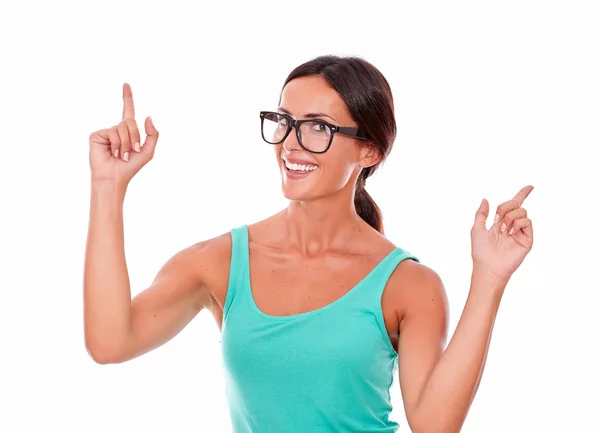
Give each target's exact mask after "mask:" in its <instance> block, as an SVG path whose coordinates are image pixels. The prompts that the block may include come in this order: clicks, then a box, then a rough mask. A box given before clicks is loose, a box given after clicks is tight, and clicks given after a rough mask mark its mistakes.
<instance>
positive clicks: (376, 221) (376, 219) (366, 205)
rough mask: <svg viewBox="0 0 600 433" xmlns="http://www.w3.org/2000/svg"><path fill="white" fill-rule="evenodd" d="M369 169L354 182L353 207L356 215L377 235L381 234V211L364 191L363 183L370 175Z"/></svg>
mask: <svg viewBox="0 0 600 433" xmlns="http://www.w3.org/2000/svg"><path fill="white" fill-rule="evenodd" d="M371 168H372V167H369V168H367V169H363V171H362V172H361V173H360V175H359V176H358V180H357V182H356V192H355V194H354V207H355V209H356V213H358V215H359V216H360V217H361V218H362V219H363V220H365V222H366V223H367V224H369V225H370V226H371V227H373V228H374V229H375V230H377V231H378V232H379V233H381V234H383V216H382V214H381V209H379V206H377V203H375V200H373V198H372V197H371V196H370V195H369V193H368V192H367V190H366V189H365V181H366V180H367V177H369V175H370V174H371V170H370V169H371Z"/></svg>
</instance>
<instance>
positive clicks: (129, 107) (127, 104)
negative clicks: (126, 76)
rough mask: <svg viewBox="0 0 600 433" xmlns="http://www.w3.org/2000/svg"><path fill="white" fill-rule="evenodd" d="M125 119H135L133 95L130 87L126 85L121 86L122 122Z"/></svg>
mask: <svg viewBox="0 0 600 433" xmlns="http://www.w3.org/2000/svg"><path fill="white" fill-rule="evenodd" d="M125 119H135V108H134V106H133V94H132V93H131V86H130V85H129V84H127V83H125V84H123V120H125Z"/></svg>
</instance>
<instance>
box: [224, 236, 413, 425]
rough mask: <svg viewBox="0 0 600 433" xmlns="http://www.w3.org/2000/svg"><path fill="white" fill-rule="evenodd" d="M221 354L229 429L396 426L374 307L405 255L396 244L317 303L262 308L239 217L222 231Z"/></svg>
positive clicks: (392, 363) (386, 353)
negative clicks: (335, 295)
mask: <svg viewBox="0 0 600 433" xmlns="http://www.w3.org/2000/svg"><path fill="white" fill-rule="evenodd" d="M231 236H232V242H233V245H232V252H231V267H230V275H229V285H228V290H227V295H226V299H225V306H224V309H223V325H222V339H221V343H222V359H223V367H224V372H225V386H226V396H227V400H228V405H229V412H230V417H231V423H232V426H233V431H234V432H235V433H250V432H252V433H263V432H265V433H266V432H268V433H271V432H276V433H286V432H293V433H304V432H310V433H333V432H335V433H340V432H379V433H383V432H395V431H397V430H398V424H397V423H396V422H394V421H391V420H390V419H389V415H390V412H391V410H392V405H391V401H390V392H389V391H390V386H391V384H392V381H393V378H394V374H395V373H396V370H397V368H398V355H397V354H396V352H395V350H394V348H393V347H392V344H391V342H390V340H389V336H388V333H387V330H386V327H385V322H384V319H383V313H382V309H381V296H382V294H383V289H384V287H385V285H386V283H387V281H388V279H389V277H390V275H391V274H392V272H393V271H394V269H395V268H396V266H397V265H398V264H399V263H400V262H402V261H403V260H405V259H412V260H415V261H417V262H418V261H419V260H418V259H417V258H416V257H414V256H412V255H411V254H410V253H408V252H407V251H405V250H403V249H401V248H396V249H395V250H393V251H392V252H391V253H389V254H388V255H387V257H385V258H384V259H383V260H382V261H381V262H379V264H378V265H377V266H376V267H375V268H374V269H373V270H372V271H371V272H370V273H369V274H368V275H367V276H366V277H365V278H364V279H363V280H362V281H360V282H359V283H358V284H357V285H356V286H354V287H353V288H352V289H351V290H350V291H349V292H348V293H346V294H345V295H343V296H342V297H341V298H339V299H337V300H336V301H334V302H333V303H331V304H328V305H326V306H324V307H322V308H319V309H317V310H313V311H309V312H306V313H301V314H296V315H292V316H271V315H268V314H265V313H263V312H262V311H260V310H259V309H258V307H257V305H256V304H255V302H254V299H253V296H252V291H251V287H250V266H249V249H248V226H246V225H244V226H242V227H238V228H235V229H233V230H232V231H231Z"/></svg>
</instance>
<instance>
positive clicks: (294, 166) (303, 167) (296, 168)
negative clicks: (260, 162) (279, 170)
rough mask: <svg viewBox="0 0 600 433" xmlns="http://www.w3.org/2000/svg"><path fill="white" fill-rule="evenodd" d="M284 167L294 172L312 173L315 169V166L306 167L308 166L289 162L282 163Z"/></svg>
mask: <svg viewBox="0 0 600 433" xmlns="http://www.w3.org/2000/svg"><path fill="white" fill-rule="evenodd" d="M284 163H285V166H286V167H287V168H289V169H290V170H294V171H314V170H316V169H317V167H318V166H317V165H308V164H292V163H290V162H287V161H284Z"/></svg>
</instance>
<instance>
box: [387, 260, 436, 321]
mask: <svg viewBox="0 0 600 433" xmlns="http://www.w3.org/2000/svg"><path fill="white" fill-rule="evenodd" d="M388 289H389V290H386V291H387V292H388V300H389V302H393V304H394V305H395V306H397V313H398V318H399V319H400V320H401V321H402V320H404V319H407V318H410V317H412V316H414V315H421V314H438V315H440V314H441V315H444V316H445V311H446V309H447V303H448V300H447V296H446V289H445V288H444V283H443V282H442V279H441V278H440V276H439V275H438V273H437V272H436V271H434V270H433V269H431V268H430V267H428V266H426V265H424V264H422V263H418V262H416V261H414V260H404V261H403V262H402V263H400V264H399V265H398V267H397V268H396V270H395V271H394V272H393V273H392V275H391V277H390V279H389V282H388Z"/></svg>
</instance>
